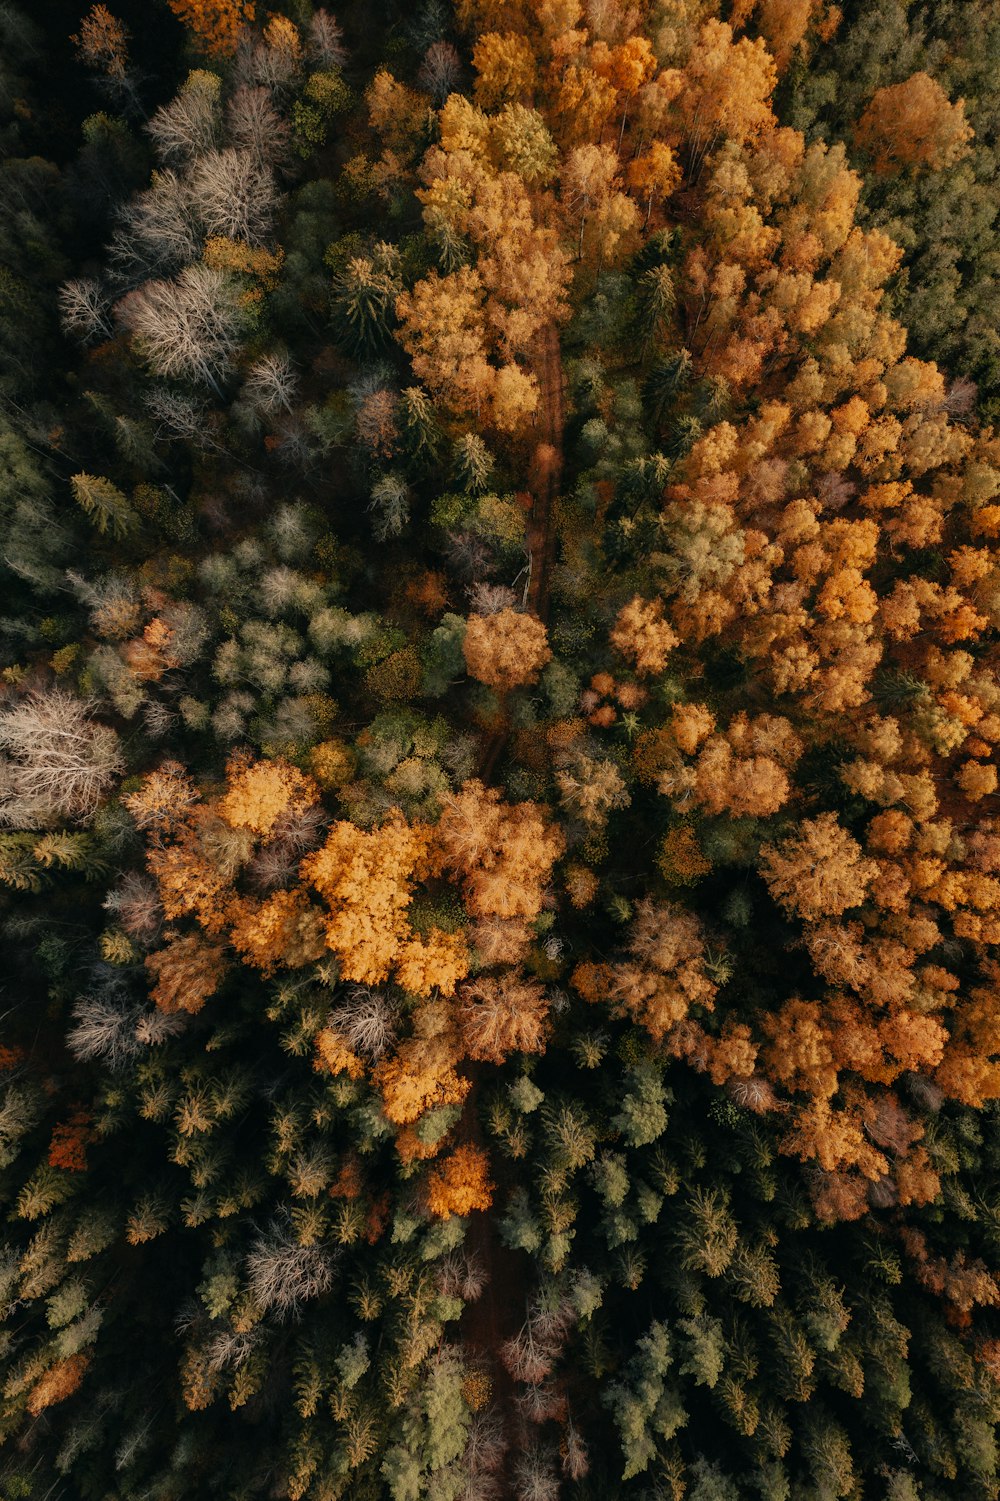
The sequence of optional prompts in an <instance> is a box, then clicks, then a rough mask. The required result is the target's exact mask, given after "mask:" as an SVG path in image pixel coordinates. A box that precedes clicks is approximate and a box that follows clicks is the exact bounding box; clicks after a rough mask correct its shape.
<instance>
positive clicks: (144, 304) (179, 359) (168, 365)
mask: <svg viewBox="0 0 1000 1501" xmlns="http://www.w3.org/2000/svg"><path fill="white" fill-rule="evenodd" d="M115 312H116V316H117V318H118V321H119V322H120V323H121V325H122V326H123V327H124V328H125V329H127V330H128V331H129V333H131V334H132V336H133V339H134V340H135V344H136V348H137V349H138V351H139V352H140V354H141V355H142V356H143V358H144V359H145V360H147V362H148V363H149V365H150V367H151V368H152V370H153V372H154V373H155V374H156V375H161V376H166V377H168V378H169V377H171V376H181V377H187V378H188V379H191V380H196V381H201V382H203V383H204V384H205V385H208V386H210V387H211V388H212V390H213V391H215V392H216V393H218V392H219V385H218V379H219V378H220V377H222V376H224V375H225V374H227V373H228V371H229V369H230V366H231V362H232V357H233V355H234V354H235V352H236V349H237V348H238V346H239V341H240V337H241V334H242V333H243V330H244V328H245V326H246V312H245V308H244V305H243V301H242V298H241V296H240V292H239V288H238V286H237V284H236V282H235V279H234V278H233V277H231V276H227V275H226V274H225V273H224V272H222V271H216V270H212V269H211V268H210V267H209V266H205V265H193V266H185V267H184V269H183V270H182V271H181V272H180V273H179V275H178V276H177V277H176V279H175V280H173V281H149V282H146V283H145V285H144V286H142V287H140V288H139V290H138V291H136V292H130V293H129V294H128V296H127V297H125V298H124V299H123V300H122V301H121V302H120V303H118V305H117V307H116V309H115Z"/></svg>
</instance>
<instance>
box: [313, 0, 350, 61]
mask: <svg viewBox="0 0 1000 1501" xmlns="http://www.w3.org/2000/svg"><path fill="white" fill-rule="evenodd" d="M307 45H308V51H309V59H310V61H311V62H314V63H315V64H316V66H317V67H319V68H325V69H326V68H342V67H343V66H344V64H345V63H346V61H347V48H346V47H345V46H344V33H343V31H342V30H341V29H340V27H339V26H338V25H337V20H336V17H335V16H331V14H330V12H329V11H328V10H318V11H316V12H315V13H314V15H313V18H312V20H311V21H310V23H309V41H308V44H307Z"/></svg>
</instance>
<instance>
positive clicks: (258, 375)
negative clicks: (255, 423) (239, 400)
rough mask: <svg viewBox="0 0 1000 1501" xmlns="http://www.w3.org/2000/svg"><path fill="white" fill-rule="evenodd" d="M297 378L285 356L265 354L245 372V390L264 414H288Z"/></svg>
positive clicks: (297, 386) (293, 397) (297, 385)
mask: <svg viewBox="0 0 1000 1501" xmlns="http://www.w3.org/2000/svg"><path fill="white" fill-rule="evenodd" d="M298 388H299V378H298V376H297V375H296V374H295V369H294V367H293V365H292V362H291V360H290V359H289V358H288V355H287V354H278V353H275V354H265V355H262V356H261V358H260V359H259V360H255V361H254V363H253V364H252V365H251V366H250V369H249V371H248V372H247V378H246V386H245V390H246V392H247V395H248V396H249V397H250V398H251V400H252V401H253V403H254V405H255V406H256V407H258V408H259V409H260V410H261V411H264V412H281V411H284V412H290V411H291V410H292V405H293V402H294V399H295V393H296V391H297V390H298Z"/></svg>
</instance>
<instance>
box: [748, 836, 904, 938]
mask: <svg viewBox="0 0 1000 1501" xmlns="http://www.w3.org/2000/svg"><path fill="white" fill-rule="evenodd" d="M762 856H763V858H762V862H761V869H762V872H763V875H764V879H765V880H766V881H767V884H768V887H769V889H770V891H771V894H772V896H773V897H774V898H775V900H776V901H778V902H780V903H781V904H782V906H784V907H786V908H787V909H788V911H790V912H793V913H795V914H796V915H797V916H799V917H802V918H804V919H805V920H806V921H807V922H808V921H813V922H814V921H816V920H817V919H819V918H822V917H827V916H830V915H834V916H838V917H839V916H840V914H841V913H842V912H846V911H847V910H848V909H849V908H851V907H857V906H860V904H861V902H862V901H863V900H864V898H865V894H866V892H867V890H868V886H869V884H870V883H871V881H872V880H873V879H874V878H875V876H876V874H877V866H876V865H875V862H874V861H873V860H868V859H865V858H864V857H863V856H862V853H861V847H860V845H859V844H858V843H857V841H856V840H855V839H852V837H851V835H850V834H849V833H848V832H847V830H846V829H844V828H842V827H841V825H840V824H839V823H838V821H837V817H836V815H835V814H834V813H821V814H820V815H819V817H818V818H807V819H805V820H804V821H803V823H802V824H801V826H800V832H799V833H798V834H797V835H793V836H792V837H790V838H789V839H787V840H785V841H784V842H783V843H782V844H780V845H768V846H765V848H764V849H763V850H762Z"/></svg>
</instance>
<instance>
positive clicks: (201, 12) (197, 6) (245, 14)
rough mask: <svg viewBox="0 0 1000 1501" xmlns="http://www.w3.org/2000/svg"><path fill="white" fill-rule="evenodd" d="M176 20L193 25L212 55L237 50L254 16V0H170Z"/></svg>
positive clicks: (198, 36) (226, 54)
mask: <svg viewBox="0 0 1000 1501" xmlns="http://www.w3.org/2000/svg"><path fill="white" fill-rule="evenodd" d="M168 3H169V5H170V9H171V10H172V11H173V13H174V15H175V16H176V17H177V19H178V20H179V21H180V22H181V23H182V24H183V25H184V26H188V27H190V29H191V30H192V31H193V33H194V35H195V37H196V38H197V39H198V41H199V42H200V43H201V45H202V46H203V47H204V49H205V51H206V52H208V53H209V54H210V55H216V54H217V55H219V56H222V57H226V56H228V55H230V54H232V53H233V52H235V51H236V47H237V43H238V42H239V40H240V37H241V35H242V32H243V28H244V27H245V26H247V25H249V23H250V22H251V21H253V19H254V4H253V0H168Z"/></svg>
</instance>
